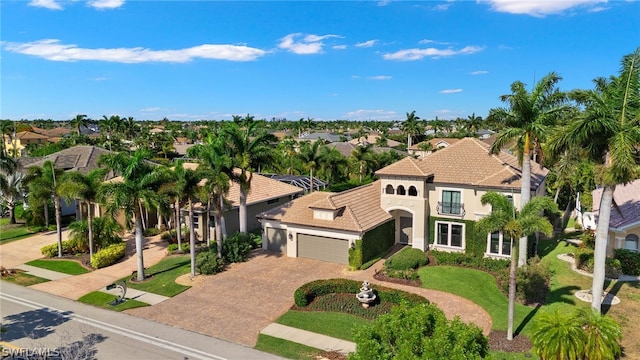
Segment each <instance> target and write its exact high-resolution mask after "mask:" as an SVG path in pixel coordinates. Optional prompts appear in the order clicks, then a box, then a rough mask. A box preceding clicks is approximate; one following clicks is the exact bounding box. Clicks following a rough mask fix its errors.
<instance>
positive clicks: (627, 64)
mask: <svg viewBox="0 0 640 360" xmlns="http://www.w3.org/2000/svg"><path fill="white" fill-rule="evenodd" d="M594 82H595V84H596V86H595V89H594V90H575V91H573V92H571V94H570V96H571V98H573V99H574V100H575V101H576V102H577V103H578V104H580V105H581V106H582V107H583V108H584V111H583V112H582V113H581V114H580V115H579V116H577V117H576V118H575V119H574V120H573V121H571V122H570V123H569V124H568V125H567V126H566V127H565V128H564V130H562V131H561V132H559V133H558V136H557V137H554V139H553V140H552V141H551V143H550V150H551V151H552V152H554V153H561V152H563V151H564V150H566V149H567V148H569V147H571V146H577V147H580V148H582V149H584V151H585V152H586V154H587V157H588V158H589V159H591V160H592V161H594V162H596V163H597V164H599V166H598V170H597V173H599V174H600V175H599V176H598V179H597V182H598V183H599V184H601V185H602V186H603V191H602V198H601V200H600V210H599V215H598V225H597V232H596V245H595V253H594V270H593V284H592V287H591V293H592V295H593V300H592V302H591V306H592V307H593V308H594V309H596V310H598V311H600V309H601V304H602V292H603V288H604V269H605V259H606V252H607V241H608V232H609V217H610V215H611V205H612V203H613V192H614V190H615V188H616V185H618V184H627V183H629V182H631V181H633V180H635V179H637V178H638V177H640V166H639V163H640V156H639V155H640V154H639V151H638V144H639V143H640V116H639V113H640V48H638V49H636V51H635V52H634V53H632V54H629V55H626V56H625V57H624V58H623V59H622V68H621V70H620V75H619V76H612V77H611V78H610V79H604V78H598V79H595V80H594Z"/></svg>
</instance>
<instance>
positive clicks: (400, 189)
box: [397, 185, 407, 195]
mask: <svg viewBox="0 0 640 360" xmlns="http://www.w3.org/2000/svg"><path fill="white" fill-rule="evenodd" d="M397 193H398V195H407V192H406V191H405V190H404V186H402V185H399V186H398V191H397Z"/></svg>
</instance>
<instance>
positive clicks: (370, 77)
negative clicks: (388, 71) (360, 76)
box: [368, 75, 391, 80]
mask: <svg viewBox="0 0 640 360" xmlns="http://www.w3.org/2000/svg"><path fill="white" fill-rule="evenodd" d="M368 79H369V80H391V76H389V75H376V76H369V78H368Z"/></svg>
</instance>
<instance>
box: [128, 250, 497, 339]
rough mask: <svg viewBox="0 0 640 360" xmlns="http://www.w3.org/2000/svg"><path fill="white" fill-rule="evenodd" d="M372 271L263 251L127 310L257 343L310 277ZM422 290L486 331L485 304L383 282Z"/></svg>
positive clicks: (449, 313) (488, 324)
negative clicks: (185, 287)
mask: <svg viewBox="0 0 640 360" xmlns="http://www.w3.org/2000/svg"><path fill="white" fill-rule="evenodd" d="M373 271H374V270H373V269H370V270H367V271H356V272H351V271H348V270H347V269H346V266H345V265H340V264H334V263H328V262H324V261H317V260H311V259H304V258H289V257H286V256H282V255H280V254H275V253H271V252H265V251H262V250H258V251H257V252H256V253H255V255H254V256H253V258H252V259H250V260H249V261H247V262H245V263H240V264H234V265H232V266H231V268H229V269H227V270H226V271H224V272H222V273H220V274H217V275H213V276H207V277H206V278H205V279H204V280H203V281H201V282H196V283H195V284H194V286H193V287H192V288H191V289H189V290H187V291H185V292H183V293H182V294H179V295H177V296H175V297H173V298H172V299H169V300H167V301H164V302H162V303H160V304H158V305H154V306H150V307H144V308H137V309H131V310H127V312H128V313H130V314H132V315H135V316H141V317H144V318H148V319H152V320H155V321H158V322H161V323H165V324H170V325H174V326H177V327H180V328H183V329H188V330H192V331H195V332H199V333H202V334H206V335H210V336H215V337H217V338H221V339H225V340H228V341H232V342H235V343H239V344H243V345H247V346H252V347H253V346H255V344H256V341H257V339H258V334H259V332H260V330H262V329H263V328H265V327H266V326H267V325H269V324H270V323H272V322H273V321H274V320H275V319H277V318H278V317H279V316H280V315H282V314H283V313H284V312H286V311H287V310H288V309H289V308H290V307H291V306H292V305H293V292H294V291H295V290H296V289H297V288H298V287H300V286H301V285H302V284H305V283H307V282H309V281H313V280H317V279H330V278H339V277H344V278H350V279H356V280H365V279H366V280H368V281H370V282H371V283H372V284H374V285H375V284H376V283H379V282H378V281H376V280H374V279H373V277H372V275H373ZM380 285H383V286H387V287H396V288H401V289H403V290H408V291H411V292H416V293H418V294H421V295H423V296H425V297H427V298H428V299H430V300H431V301H432V302H434V303H436V304H437V305H438V306H439V307H441V308H442V309H443V311H444V312H445V314H447V316H448V317H453V316H454V315H460V317H461V319H462V320H463V321H465V322H469V321H473V322H474V323H476V324H478V325H479V326H480V327H481V328H482V329H483V331H484V333H485V334H488V333H489V330H490V329H491V318H490V317H489V315H488V314H487V312H486V311H484V310H483V309H482V308H481V307H479V306H478V305H476V304H474V303H473V302H471V301H468V300H466V299H463V298H461V297H458V296H456V295H452V294H447V293H443V292H440V291H433V290H427V289H420V288H412V287H409V286H401V285H396V284H390V283H380Z"/></svg>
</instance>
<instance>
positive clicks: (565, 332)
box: [531, 309, 584, 360]
mask: <svg viewBox="0 0 640 360" xmlns="http://www.w3.org/2000/svg"><path fill="white" fill-rule="evenodd" d="M580 326H581V323H580V320H579V319H578V318H577V317H576V316H574V315H573V314H571V313H567V312H566V311H560V309H556V310H555V311H553V312H542V313H540V315H538V317H537V319H536V322H535V323H534V325H533V329H532V334H531V339H532V341H533V346H534V348H535V349H536V353H537V354H538V355H540V357H541V358H542V359H545V360H546V359H549V360H551V359H557V360H580V359H582V356H581V355H582V353H583V351H584V332H583V331H582V329H581V327H580Z"/></svg>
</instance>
